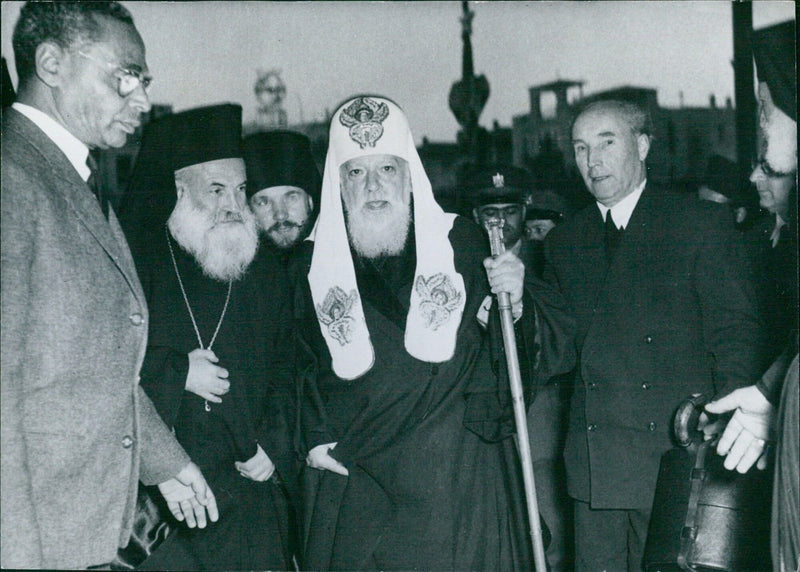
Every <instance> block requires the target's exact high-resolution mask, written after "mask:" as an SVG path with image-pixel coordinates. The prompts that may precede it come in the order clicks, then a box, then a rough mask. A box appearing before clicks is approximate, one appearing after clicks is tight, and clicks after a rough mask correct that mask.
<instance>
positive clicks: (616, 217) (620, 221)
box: [597, 179, 647, 229]
mask: <svg viewBox="0 0 800 572" xmlns="http://www.w3.org/2000/svg"><path fill="white" fill-rule="evenodd" d="M646 184H647V179H645V180H644V181H642V182H641V184H640V185H639V186H638V187H636V189H634V191H633V192H632V193H631V194H629V195H628V196H627V197H625V198H624V199H622V200H621V201H620V202H618V203H617V204H615V205H614V206H613V207H611V208H610V209H609V208H608V207H607V206H605V205H604V204H601V203H599V202H598V203H597V208H599V209H600V214H601V215H602V217H603V220H606V213H607V212H608V211H609V210H610V211H611V219H612V220H613V221H614V224H616V225H617V228H622V229H624V228H627V226H628V222H630V220H631V215H632V214H633V210H634V209H635V208H636V205H637V204H638V203H639V197H641V196H642V191H644V187H645V185H646Z"/></svg>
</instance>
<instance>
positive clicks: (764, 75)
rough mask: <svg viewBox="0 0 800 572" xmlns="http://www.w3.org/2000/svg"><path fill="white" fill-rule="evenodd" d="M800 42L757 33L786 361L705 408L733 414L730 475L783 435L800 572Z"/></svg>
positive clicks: (777, 546) (788, 544)
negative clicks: (799, 51) (799, 49)
mask: <svg viewBox="0 0 800 572" xmlns="http://www.w3.org/2000/svg"><path fill="white" fill-rule="evenodd" d="M796 41H797V31H796V23H795V21H794V20H790V21H788V22H782V23H780V24H775V25H774V26H769V27H767V28H764V29H762V30H757V31H755V32H754V33H753V56H754V57H755V62H756V73H757V75H758V103H759V138H760V141H759V160H758V162H757V164H756V167H755V169H754V170H753V173H752V175H751V176H750V180H751V181H752V182H754V183H755V184H756V187H757V189H758V193H759V198H760V202H761V206H762V207H763V208H765V209H766V210H768V211H769V212H770V214H771V215H772V217H773V218H772V221H771V224H770V227H771V228H770V229H768V230H767V232H766V233H765V240H764V241H763V243H764V244H763V246H764V249H765V258H764V259H765V261H766V263H767V265H768V268H769V272H768V273H767V274H766V275H765V276H764V277H763V281H764V282H766V283H767V284H768V286H767V288H765V290H767V291H768V292H767V294H766V295H764V294H762V296H761V297H762V299H763V300H764V301H765V302H766V304H762V307H763V308H765V309H766V316H767V317H768V319H769V324H770V337H771V341H772V343H771V346H772V348H773V352H772V354H771V357H775V353H776V351H780V354H779V355H778V356H777V357H775V359H774V361H773V362H772V365H771V366H770V367H769V368H768V369H767V371H765V372H764V374H763V375H762V376H761V378H760V379H759V380H758V382H757V383H756V384H755V385H752V386H749V387H745V388H742V389H740V390H737V391H735V392H733V393H732V394H730V395H728V396H727V397H725V398H723V399H721V400H719V401H717V402H714V403H710V404H709V405H708V406H707V407H706V409H707V410H708V411H711V412H713V413H724V412H733V415H732V417H731V418H730V421H728V422H727V424H726V426H725V431H724V433H723V435H722V437H721V438H720V442H719V445H718V447H717V452H718V453H719V454H721V455H726V459H725V466H726V467H727V468H729V469H733V468H734V467H735V468H736V470H738V471H739V472H745V471H747V470H749V469H750V467H751V466H752V465H753V464H757V466H758V467H759V468H764V467H765V466H766V464H767V455H766V453H767V449H766V444H767V443H768V442H769V441H770V440H771V439H773V435H777V444H776V455H775V485H774V487H773V504H772V565H773V569H774V570H776V571H778V570H793V569H797V568H798V567H800V509H799V508H798V507H800V474H799V473H800V468H799V467H800V436H799V435H798V434H799V433H800V428H799V426H800V406H799V405H798V399H799V398H800V390H799V389H798V358H797V354H798V341H797V339H798V338H797V318H798V301H797V295H798V285H797V268H798V267H797V71H796V62H795V58H796ZM767 237H768V240H767V239H766V238H767ZM781 349H782V351H781Z"/></svg>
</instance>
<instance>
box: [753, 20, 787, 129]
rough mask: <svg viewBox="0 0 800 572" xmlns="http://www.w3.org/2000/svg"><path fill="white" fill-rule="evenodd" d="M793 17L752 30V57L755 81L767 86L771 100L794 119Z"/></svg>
mask: <svg viewBox="0 0 800 572" xmlns="http://www.w3.org/2000/svg"><path fill="white" fill-rule="evenodd" d="M796 40H797V36H796V32H795V21H794V20H789V21H788V22H782V23H780V24H775V25H774V26H769V27H767V28H762V29H761V30H756V31H754V32H753V57H754V58H755V60H756V75H757V76H758V81H763V82H766V83H767V85H768V86H769V91H770V95H772V101H773V102H775V105H776V106H778V107H779V108H780V109H781V111H783V112H784V113H785V114H786V115H788V116H789V117H791V118H792V119H793V120H794V121H795V122H796V121H797V71H796V70H795V42H796Z"/></svg>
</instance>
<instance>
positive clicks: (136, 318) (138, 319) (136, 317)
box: [128, 312, 144, 326]
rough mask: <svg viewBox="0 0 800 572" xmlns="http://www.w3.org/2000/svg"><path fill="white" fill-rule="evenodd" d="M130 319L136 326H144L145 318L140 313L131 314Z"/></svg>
mask: <svg viewBox="0 0 800 572" xmlns="http://www.w3.org/2000/svg"><path fill="white" fill-rule="evenodd" d="M128 318H129V319H130V321H131V324H133V325H134V326H141V325H142V324H144V317H143V316H142V315H141V314H140V313H139V312H136V313H135V314H131V315H130V316H129V317H128Z"/></svg>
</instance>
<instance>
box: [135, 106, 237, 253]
mask: <svg viewBox="0 0 800 572" xmlns="http://www.w3.org/2000/svg"><path fill="white" fill-rule="evenodd" d="M241 139H242V108H241V106H239V105H235V104H229V103H226V104H221V105H214V106H209V107H199V108H195V109H189V110H187V111H182V112H180V113H174V114H171V115H165V116H163V117H160V118H158V119H154V120H153V121H151V122H149V123H148V124H147V125H145V128H144V131H143V133H142V143H141V147H140V149H139V154H138V155H137V157H136V162H135V164H134V167H133V174H132V176H131V181H130V184H129V186H128V189H127V190H126V191H125V196H124V197H123V199H122V205H121V207H120V222H121V223H122V226H123V229H124V230H125V233H126V235H127V236H128V241H129V242H130V241H131V240H132V237H133V236H134V235H144V234H146V233H148V232H150V231H151V230H153V231H155V232H163V228H162V226H163V224H164V223H165V222H166V221H167V219H168V218H169V216H170V214H172V210H173V209H174V208H175V203H176V201H177V194H176V190H175V171H178V170H180V169H182V168H184V167H188V166H190V165H197V164H200V163H206V162H208V161H215V160H218V159H229V158H241V157H242V153H241Z"/></svg>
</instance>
